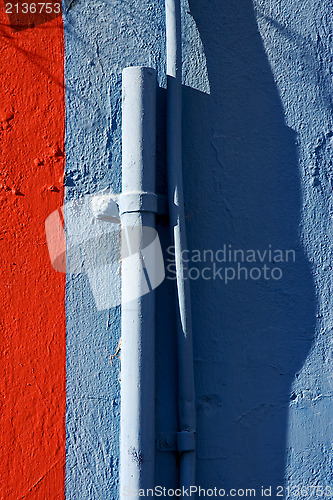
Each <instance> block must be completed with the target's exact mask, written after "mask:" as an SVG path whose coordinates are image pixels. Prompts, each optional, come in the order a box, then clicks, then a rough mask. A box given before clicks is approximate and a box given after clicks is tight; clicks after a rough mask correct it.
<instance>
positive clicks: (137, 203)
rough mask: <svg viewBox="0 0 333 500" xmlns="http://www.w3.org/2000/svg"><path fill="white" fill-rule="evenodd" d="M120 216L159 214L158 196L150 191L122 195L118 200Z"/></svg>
mask: <svg viewBox="0 0 333 500" xmlns="http://www.w3.org/2000/svg"><path fill="white" fill-rule="evenodd" d="M118 205H119V211H120V214H121V215H122V214H126V213H130V212H157V195H156V194H155V193H151V192H149V191H147V192H144V191H132V192H125V193H122V194H121V195H120V196H119V198H118Z"/></svg>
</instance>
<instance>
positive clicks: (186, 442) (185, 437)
mask: <svg viewBox="0 0 333 500" xmlns="http://www.w3.org/2000/svg"><path fill="white" fill-rule="evenodd" d="M177 450H178V451H179V452H180V453H182V452H184V451H194V450H195V432H191V431H182V432H177Z"/></svg>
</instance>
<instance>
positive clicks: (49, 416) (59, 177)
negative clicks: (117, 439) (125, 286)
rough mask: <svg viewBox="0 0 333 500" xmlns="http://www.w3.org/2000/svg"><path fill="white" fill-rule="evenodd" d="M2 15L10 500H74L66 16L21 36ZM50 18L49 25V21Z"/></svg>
mask: <svg viewBox="0 0 333 500" xmlns="http://www.w3.org/2000/svg"><path fill="white" fill-rule="evenodd" d="M4 7H5V6H4V4H1V8H0V54H1V70H0V73H1V76H0V253H1V261H0V336H1V362H0V435H1V437H0V443H1V448H0V478H1V479H0V498H1V499H2V500H17V499H19V498H20V499H21V498H33V499H35V500H45V499H46V498H50V499H51V498H52V499H61V498H63V497H64V493H65V492H64V480H65V478H64V467H65V449H64V448H65V403H66V398H65V347H66V338H65V335H66V325H65V277H64V274H60V273H56V272H55V271H54V270H53V269H52V266H51V263H50V259H49V256H48V250H47V243H46V239H45V219H46V218H47V217H48V216H49V215H50V213H52V212H53V211H54V210H56V209H58V208H59V207H60V206H61V205H62V204H63V171H64V129H65V109H64V51H63V48H64V40H63V24H62V19H61V17H60V16H56V17H55V18H53V19H50V18H51V17H54V16H49V19H46V21H48V22H45V18H44V23H43V24H40V25H38V23H36V26H34V27H31V28H27V29H21V30H19V29H16V28H17V26H20V22H23V21H24V16H22V18H20V19H19V20H18V21H17V17H20V16H13V17H15V18H16V19H15V22H17V23H18V24H16V27H15V26H14V25H13V24H12V21H13V19H12V18H11V17H10V16H9V17H8V16H7V15H6V14H5V8H4ZM46 17H47V16H46Z"/></svg>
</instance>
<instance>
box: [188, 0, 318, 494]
mask: <svg viewBox="0 0 333 500" xmlns="http://www.w3.org/2000/svg"><path fill="white" fill-rule="evenodd" d="M189 4H190V14H191V15H192V16H193V17H194V20H195V22H196V24H197V27H198V29H199V32H200V36H201V40H202V43H203V46H204V51H205V56H206V60H207V67H208V74H209V82H210V87H211V94H210V95H206V94H203V93H202V92H198V91H196V90H193V89H191V88H188V87H184V88H183V126H184V130H183V137H184V139H183V140H184V167H183V168H184V186H185V200H187V206H186V213H187V230H188V244H189V248H190V249H191V250H192V251H193V250H195V249H198V250H200V251H201V255H202V250H203V249H211V250H213V251H217V250H219V249H223V248H224V245H226V247H225V248H226V261H227V262H215V263H216V265H217V267H218V268H220V267H222V268H225V267H226V266H228V267H231V268H234V269H235V270H236V277H235V278H234V279H232V280H230V281H229V282H228V283H227V284H226V283H225V280H223V279H221V277H220V275H219V274H217V275H215V279H214V278H213V275H212V274H210V276H211V279H204V278H203V277H202V274H201V272H202V269H203V268H204V267H207V266H208V267H209V268H211V269H212V263H211V262H208V263H207V262H196V263H194V262H190V263H189V264H190V267H195V268H197V269H198V270H199V272H200V277H199V278H198V279H196V278H193V279H192V282H191V295H192V308H193V313H192V316H193V330H194V332H193V335H194V356H195V373H196V393H197V419H198V422H197V434H198V448H197V452H198V454H197V460H198V462H197V484H198V485H201V486H202V487H206V488H208V487H214V486H216V487H219V488H226V489H228V488H244V489H245V488H256V492H257V496H260V493H261V487H262V486H264V488H268V487H271V488H272V493H271V498H278V497H276V495H277V492H278V490H277V488H278V487H279V486H281V487H283V485H284V476H285V460H286V447H287V428H288V408H289V405H290V403H291V401H292V399H293V395H292V394H291V384H292V382H293V380H294V378H295V376H296V377H297V373H298V371H299V370H300V368H301V366H302V364H303V363H304V360H305V359H306V357H307V355H308V353H309V350H310V348H311V345H312V342H313V338H314V329H315V314H316V301H315V294H314V283H313V278H312V275H311V271H310V266H309V263H308V261H307V259H306V257H305V255H304V251H303V248H302V246H301V244H300V239H299V223H300V210H301V203H302V200H301V190H300V178H299V171H298V168H299V167H298V154H297V137H296V134H295V133H294V131H293V130H291V129H290V128H288V127H287V125H286V123H285V118H284V111H283V106H282V103H281V100H280V97H279V94H278V90H277V86H276V84H275V82H274V79H273V75H272V72H271V69H270V65H269V62H268V60H267V56H266V54H265V51H264V47H263V44H262V41H261V37H260V34H259V31H258V27H257V23H256V19H255V15H254V10H253V5H252V2H251V1H250V0H248V1H243V2H241V7H240V6H239V3H238V2H215V1H207V2H204V5H203V2H200V1H199V0H190V1H189ZM229 245H230V246H229ZM229 249H231V250H234V249H241V250H243V252H244V254H245V255H248V254H247V253H246V252H247V250H249V249H252V250H254V251H255V252H257V251H260V252H261V255H264V254H263V252H265V250H266V251H267V252H269V250H271V251H272V252H273V253H274V252H275V251H276V250H280V251H282V252H285V251H286V250H293V251H294V254H292V253H291V254H289V256H291V255H294V258H289V259H288V261H287V260H286V254H285V253H283V255H284V257H283V262H282V261H281V260H280V261H279V258H278V257H277V256H278V255H281V254H279V253H274V254H273V257H275V258H273V257H272V259H271V260H270V261H269V260H268V253H266V257H265V261H264V264H266V265H267V266H268V267H270V269H271V270H272V269H273V268H274V267H277V268H279V269H281V272H282V276H280V273H279V272H277V271H276V272H275V278H277V276H280V277H279V278H277V279H274V278H273V277H272V276H270V279H265V278H264V275H263V272H262V274H261V276H260V278H256V276H257V275H258V273H257V271H256V272H254V273H252V274H253V276H254V277H253V276H252V277H251V276H250V275H249V273H250V270H251V269H252V268H253V267H257V268H260V269H262V268H263V263H262V262H260V258H259V257H258V254H257V257H256V261H255V262H251V263H250V262H245V263H243V264H242V266H244V267H246V268H247V272H248V275H247V276H248V277H247V279H246V277H245V276H246V272H245V271H243V272H241V274H240V279H238V271H237V266H238V263H236V262H235V260H234V259H231V260H230V259H229V258H228V250H229ZM220 256H221V254H220ZM222 257H223V256H222ZM240 259H241V253H239V254H238V260H240ZM212 272H213V271H212ZM223 272H224V271H222V277H223ZM230 274H231V275H232V272H231V271H230ZM208 275H209V272H208V271H207V273H206V277H207V276H208ZM193 276H197V272H193ZM240 497H241V495H240V496H239V497H238V496H236V497H235V498H240Z"/></svg>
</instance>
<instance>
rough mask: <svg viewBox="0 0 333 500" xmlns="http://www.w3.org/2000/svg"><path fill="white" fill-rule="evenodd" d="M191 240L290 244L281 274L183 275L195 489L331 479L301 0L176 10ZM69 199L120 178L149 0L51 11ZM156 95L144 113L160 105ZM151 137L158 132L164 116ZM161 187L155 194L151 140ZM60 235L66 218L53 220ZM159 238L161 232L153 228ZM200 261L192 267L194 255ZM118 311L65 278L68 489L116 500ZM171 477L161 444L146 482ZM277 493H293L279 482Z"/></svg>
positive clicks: (322, 153)
mask: <svg viewBox="0 0 333 500" xmlns="http://www.w3.org/2000/svg"><path fill="white" fill-rule="evenodd" d="M183 7H184V8H183V20H184V26H185V33H184V88H183V98H184V101H183V110H184V127H183V129H184V140H183V142H184V180H185V199H186V213H187V227H188V240H189V246H190V248H191V249H200V250H202V249H213V250H218V249H221V248H223V245H224V244H226V245H227V246H228V245H231V246H232V248H240V249H243V250H247V249H255V250H260V251H262V252H263V251H264V250H265V249H267V248H269V246H270V245H271V247H270V248H272V249H280V250H286V249H293V250H294V251H295V256H296V257H295V262H287V263H283V264H282V265H281V268H282V270H283V277H282V278H281V280H264V279H260V280H244V279H242V280H239V281H238V280H234V281H232V282H230V283H229V284H227V285H226V284H225V283H223V282H222V281H221V280H220V279H216V280H210V281H208V280H203V279H199V280H195V281H193V282H192V301H193V325H194V357H195V376H196V391H197V417H198V456H197V458H198V460H197V482H198V484H201V485H202V486H206V487H211V486H218V487H226V488H228V487H230V488H240V487H243V488H250V487H256V488H258V489H259V488H260V487H261V485H264V486H272V487H273V491H276V487H277V486H278V485H283V484H284V481H285V478H286V481H287V484H289V485H290V487H291V488H294V487H297V486H311V485H316V484H320V485H324V486H326V485H327V484H329V483H330V480H331V479H332V477H331V476H332V467H331V460H332V449H331V441H332V424H331V416H330V415H331V413H332V412H331V409H332V402H331V397H332V375H331V371H332V347H333V343H332V333H331V325H332V318H331V311H330V307H331V293H332V292H331V267H332V264H331V256H332V252H331V245H332V238H333V236H332V234H333V232H332V224H331V216H330V215H331V211H332V206H331V205H332V204H331V192H332V180H331V176H332V164H331V163H332V161H331V148H332V135H333V133H332V132H333V131H332V103H331V96H330V94H331V78H332V49H331V42H332V35H331V32H332V26H331V18H330V3H329V2H325V1H324V2H322V1H321V2H319V1H317V0H315V1H314V2H312V3H311V4H310V3H309V2H300V1H298V0H293V1H292V2H290V1H287V0H279V1H278V0H274V1H273V0H270V1H266V2H264V1H256V2H254V3H253V2H252V1H250V0H240V1H239V2H220V1H213V0H211V1H207V2H200V1H199V0H189V2H188V3H187V2H185V3H184V5H183ZM64 26H65V57H66V60H65V81H66V180H65V185H66V194H65V197H66V200H67V201H69V200H73V199H75V198H76V197H79V196H83V195H84V194H88V193H89V194H91V193H94V192H98V191H100V190H101V189H104V188H106V187H112V189H113V190H114V191H115V192H119V189H120V185H121V184H120V181H121V144H120V137H121V135H120V134H121V70H122V69H123V68H124V67H125V66H127V65H138V64H143V65H152V66H153V67H155V68H156V69H157V71H158V77H159V82H160V85H161V87H163V86H164V84H165V75H164V71H165V49H164V44H165V33H164V2H162V1H160V0H159V1H157V0H155V1H153V2H148V1H138V0H137V1H135V0H131V1H126V2H125V1H115V2H111V1H106V2H104V1H101V0H97V1H96V2H94V3H91V2H88V1H86V0H80V1H79V2H78V3H77V4H75V3H74V5H73V7H72V9H71V10H70V11H69V12H68V13H66V14H64ZM164 97H165V96H164V93H163V90H161V91H160V98H159V99H160V101H159V106H160V110H161V113H163V107H164ZM160 127H161V130H160V132H159V133H160V135H161V136H162V132H163V130H162V129H163V126H162V125H161V126H160ZM158 158H159V165H158V168H159V173H158V179H159V190H160V192H165V190H166V187H165V182H164V178H165V177H164V173H163V170H164V168H165V161H164V146H163V141H160V149H159V151H158ZM66 224H67V227H68V230H69V231H70V225H71V220H70V219H66ZM159 228H160V232H161V238H162V240H163V242H164V246H165V247H166V246H167V244H168V230H167V227H166V223H165V221H164V220H161V221H160V222H159ZM199 267H200V265H199ZM172 293H173V288H172V286H171V283H170V282H165V283H164V284H163V285H162V286H161V288H160V289H159V292H158V297H157V300H158V307H157V312H158V319H157V331H158V333H157V336H158V338H157V360H158V363H157V376H158V379H157V399H156V401H157V432H158V433H160V432H172V431H175V428H176V424H175V422H176V414H175V390H176V389H175V359H174V354H173V352H174V346H175V342H174V321H173V318H172V314H171V313H170V311H171V308H172ZM119 315H120V311H119V309H118V308H114V309H112V310H107V311H99V312H98V311H96V308H95V305H94V301H93V297H92V294H91V291H90V287H89V284H88V281H87V279H86V277H85V276H84V275H78V276H74V275H69V276H67V293H66V319H67V460H66V496H67V498H71V499H76V498H77V499H88V498H89V499H95V498H96V499H97V498H98V499H104V498H105V499H106V498H117V485H118V467H119V463H118V459H119V457H118V437H119V408H120V405H119V388H120V385H119V384H120V382H119V356H117V357H116V358H114V359H113V361H112V363H111V362H110V355H111V354H112V353H114V352H115V351H116V349H117V346H118V343H119V338H120V331H119V325H120V321H119V319H120V317H119ZM161 482H163V483H164V484H168V485H170V486H174V485H175V482H176V464H175V460H174V457H173V455H172V454H171V453H158V455H157V483H161ZM291 491H292V494H291V495H290V498H292V499H293V500H297V499H298V495H297V493H296V492H295V491H293V490H291Z"/></svg>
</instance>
